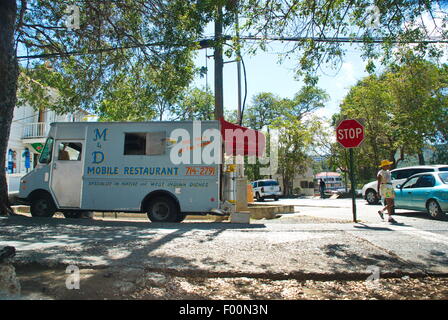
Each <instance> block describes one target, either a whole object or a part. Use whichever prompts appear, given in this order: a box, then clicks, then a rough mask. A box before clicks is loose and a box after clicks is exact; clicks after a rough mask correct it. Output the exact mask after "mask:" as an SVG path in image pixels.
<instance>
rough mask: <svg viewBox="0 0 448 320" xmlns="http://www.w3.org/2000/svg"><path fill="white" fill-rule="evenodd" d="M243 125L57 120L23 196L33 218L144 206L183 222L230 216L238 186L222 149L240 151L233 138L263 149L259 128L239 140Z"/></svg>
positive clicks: (161, 217)
mask: <svg viewBox="0 0 448 320" xmlns="http://www.w3.org/2000/svg"><path fill="white" fill-rule="evenodd" d="M224 128H226V132H230V135H229V137H230V138H229V139H230V140H229V139H228V140H227V141H226V140H225V139H223V136H224V135H223V129H224ZM241 128H243V127H239V126H236V125H233V124H230V123H228V122H226V121H224V120H223V119H221V121H201V122H199V121H180V122H173V121H170V122H168V121H165V122H164V121H161V122H125V123H123V122H78V123H52V124H51V128H50V131H49V134H48V138H47V141H46V144H45V147H44V149H43V151H42V153H41V156H40V158H39V161H38V165H37V166H36V168H35V169H34V170H33V171H31V172H30V173H28V174H27V175H25V176H24V177H23V178H22V179H21V182H20V190H19V199H21V201H22V202H25V203H28V204H30V207H31V210H30V211H31V215H32V216H33V217H51V216H53V214H54V213H55V212H56V211H59V212H62V213H64V215H65V216H66V217H78V216H80V215H81V214H82V213H83V212H85V211H99V212H101V211H102V212H105V211H109V212H139V213H146V214H147V215H148V217H149V219H150V220H151V221H153V222H180V221H182V220H184V219H185V217H186V215H188V214H208V213H218V214H226V211H229V210H230V211H231V210H232V208H231V207H229V203H234V201H232V198H233V199H234V197H235V195H234V193H235V192H237V191H236V190H235V183H234V180H235V179H234V178H230V179H229V177H230V175H229V174H228V172H226V171H229V170H226V168H228V166H226V165H224V164H223V161H222V160H223V158H224V157H223V153H224V152H223V151H226V150H227V149H228V147H229V146H230V147H231V148H233V152H234V154H235V152H238V150H236V151H235V148H236V149H238V147H236V146H235V141H236V143H241V147H240V148H239V149H240V151H241V150H242V152H243V153H244V154H248V153H247V151H248V149H251V148H252V149H253V145H252V146H250V144H251V143H252V144H255V145H256V150H257V152H260V151H259V150H261V149H262V148H264V140H263V139H264V136H263V135H262V134H260V133H259V132H256V135H255V136H256V140H253V139H252V140H253V141H251V138H247V136H248V135H247V133H248V132H250V131H254V130H250V129H246V128H243V131H244V132H243V136H244V135H245V134H246V140H244V138H243V141H237V140H238V138H236V137H235V135H233V133H234V132H236V131H238V132H239V133H241V132H242V131H241V130H240V129H241ZM232 130H233V133H232V132H231V131H232ZM226 137H227V136H226ZM252 137H253V136H252ZM248 144H249V146H248ZM226 152H227V151H226ZM229 190H231V191H232V192H229ZM229 200H230V202H229ZM233 209H234V208H233Z"/></svg>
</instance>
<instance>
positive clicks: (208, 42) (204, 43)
mask: <svg viewBox="0 0 448 320" xmlns="http://www.w3.org/2000/svg"><path fill="white" fill-rule="evenodd" d="M222 38H223V39H224V40H231V39H232V37H231V36H223V37H222ZM240 39H241V40H248V41H282V42H303V41H314V42H325V43H366V44H382V43H392V44H442V43H446V44H448V39H422V40H399V39H389V38H371V39H368V38H361V37H356V38H350V37H337V38H325V37H272V36H268V37H257V36H250V35H249V36H241V37H240ZM214 43H215V40H214V38H206V39H200V40H198V41H197V44H198V45H199V48H200V49H205V48H210V47H213V46H214ZM165 45H166V43H163V42H156V43H146V44H136V45H131V46H123V47H114V48H97V49H92V50H87V51H70V52H59V53H46V54H38V55H26V56H18V57H17V59H18V60H24V59H45V58H56V57H66V56H75V55H88V54H99V53H103V52H110V51H116V50H126V49H138V48H147V47H154V46H165ZM182 46H185V45H178V46H176V45H172V47H182Z"/></svg>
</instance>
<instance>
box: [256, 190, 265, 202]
mask: <svg viewBox="0 0 448 320" xmlns="http://www.w3.org/2000/svg"><path fill="white" fill-rule="evenodd" d="M255 199H257V201H258V202H262V201H264V199H263V197H261V196H260V194H259V193H258V192H257V193H256V194H255Z"/></svg>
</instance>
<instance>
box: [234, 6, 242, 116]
mask: <svg viewBox="0 0 448 320" xmlns="http://www.w3.org/2000/svg"><path fill="white" fill-rule="evenodd" d="M235 21H236V23H235V27H236V68H237V74H238V113H237V115H238V119H237V121H238V122H237V123H238V124H239V125H241V124H242V122H243V119H242V114H241V108H242V103H241V50H240V24H239V21H238V10H237V11H236V13H235Z"/></svg>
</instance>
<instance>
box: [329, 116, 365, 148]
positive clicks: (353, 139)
mask: <svg viewBox="0 0 448 320" xmlns="http://www.w3.org/2000/svg"><path fill="white" fill-rule="evenodd" d="M336 140H337V141H338V142H339V143H340V144H341V145H342V146H343V147H344V148H356V147H358V146H359V145H360V144H361V143H362V141H363V140H364V126H363V125H362V124H360V123H359V122H358V121H357V120H355V119H348V120H343V121H341V123H339V125H338V126H337V128H336Z"/></svg>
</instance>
